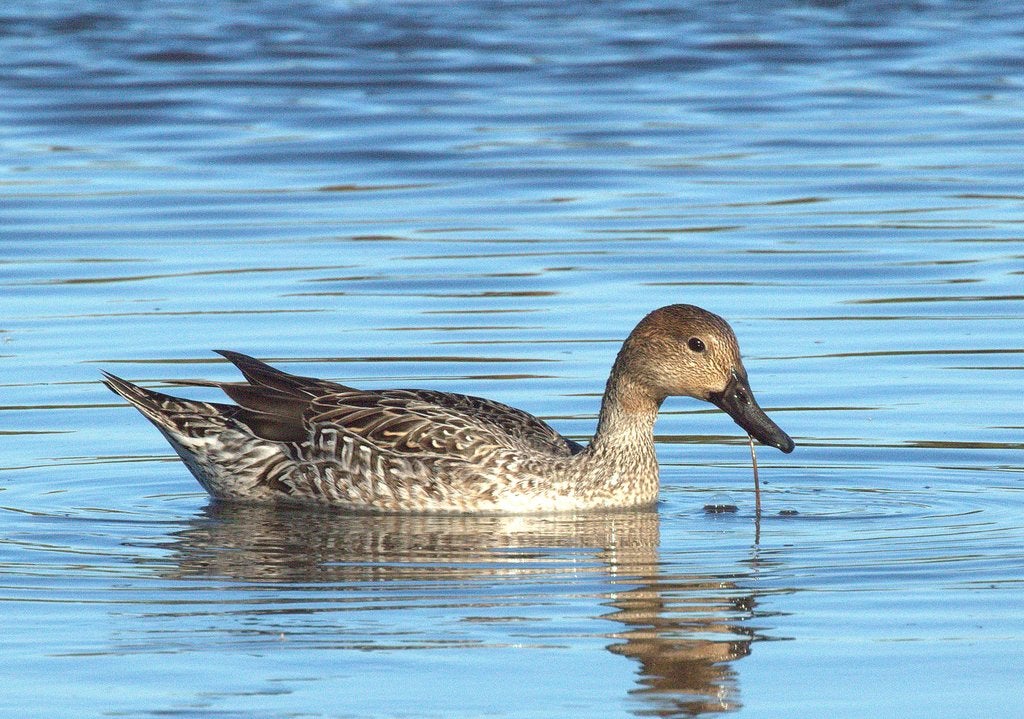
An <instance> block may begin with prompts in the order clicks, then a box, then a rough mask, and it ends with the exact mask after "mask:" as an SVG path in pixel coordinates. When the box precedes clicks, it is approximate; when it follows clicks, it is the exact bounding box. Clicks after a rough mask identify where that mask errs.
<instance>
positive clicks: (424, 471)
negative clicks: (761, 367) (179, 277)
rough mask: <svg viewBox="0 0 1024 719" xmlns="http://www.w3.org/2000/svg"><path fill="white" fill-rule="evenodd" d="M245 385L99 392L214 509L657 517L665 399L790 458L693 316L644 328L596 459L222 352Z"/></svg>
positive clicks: (727, 342)
mask: <svg viewBox="0 0 1024 719" xmlns="http://www.w3.org/2000/svg"><path fill="white" fill-rule="evenodd" d="M217 352H218V354H220V355H222V356H223V357H225V358H226V359H227V360H228V361H230V362H231V363H232V364H233V365H234V366H235V367H236V368H237V369H238V370H239V371H240V372H241V374H242V376H243V377H244V380H245V381H243V382H211V381H203V380H188V381H184V382H180V383H179V384H186V385H192V386H206V387H210V386H212V387H216V388H219V389H220V390H221V391H222V392H223V393H224V394H225V395H227V397H228V398H229V399H230V400H232V401H233V402H234V404H229V403H216V402H204V401H196V400H190V399H184V398H181V397H176V396H171V395H168V394H164V393H162V392H158V391H155V390H152V389H148V388H145V387H141V386H139V385H138V384H134V383H132V382H129V381H127V380H125V379H121V378H120V377H117V376H115V375H113V374H110V373H108V372H103V375H104V379H103V381H104V383H105V384H106V385H107V387H109V388H110V390H112V391H113V392H115V393H116V394H118V395H120V396H121V397H122V398H123V399H125V400H126V401H127V402H128V403H129V404H130V405H132V406H134V407H135V408H136V409H137V410H138V411H139V412H141V413H142V415H143V416H144V417H146V419H148V420H149V421H150V422H152V423H153V424H154V425H155V426H156V427H157V429H159V430H160V432H161V433H163V435H164V437H165V438H166V439H167V441H168V442H169V443H170V445H171V446H172V447H173V448H174V450H175V452H176V453H177V454H178V456H179V457H180V458H181V459H182V461H183V462H184V464H185V466H186V467H188V469H189V470H190V471H191V473H192V474H193V475H194V476H195V478H196V479H197V480H198V481H199V483H200V484H201V485H202V486H203V488H204V489H205V490H206V491H207V492H208V493H209V494H210V495H211V496H212V497H213V498H214V499H215V500H222V501H229V502H264V503H268V502H269V503H291V504H294V503H300V504H301V503H307V504H319V505H330V506H332V507H337V508H339V509H342V510H348V511H353V512H382V513H420V512H424V513H470V514H473V513H498V514H503V513H511V514H530V513H541V512H567V511H568V512H572V511H589V510H600V509H624V508H637V507H643V506H651V505H654V504H655V503H656V502H657V500H658V493H659V467H658V459H657V456H656V453H655V443H654V424H655V420H656V419H657V417H658V412H659V410H660V408H661V405H662V403H663V402H664V401H665V399H666V398H668V397H671V396H683V397H692V398H695V399H698V400H703V401H705V402H710V403H711V404H713V405H715V406H717V407H719V408H720V409H722V410H723V411H725V412H726V413H727V414H729V416H730V417H732V419H733V421H734V422H735V423H736V424H737V425H739V426H740V427H741V428H742V429H743V430H745V431H746V432H747V434H748V435H750V437H752V438H753V439H756V440H757V441H759V442H761V443H762V444H765V445H768V446H772V447H776V448H778V449H779V450H781V451H782V452H785V453H789V452H792V451H793V448H794V446H795V443H794V442H793V440H792V439H791V438H790V437H789V435H787V434H786V433H785V432H784V431H782V429H780V428H779V426H778V425H777V424H775V422H773V421H772V420H771V419H770V418H769V417H768V415H767V414H765V412H764V411H763V410H762V409H761V408H760V406H759V405H758V403H757V401H756V400H755V398H754V394H753V392H752V391H751V389H750V383H749V381H748V378H747V372H746V370H745V369H744V367H743V362H742V360H741V358H740V350H739V344H738V343H737V340H736V335H735V334H734V333H733V330H732V328H731V327H730V326H729V324H728V323H727V322H726V321H725V320H724V319H722V318H721V317H719V316H718V315H716V314H714V313H712V312H709V311H708V310H705V309H702V308H700V307H697V306H695V305H687V304H675V305H669V306H666V307H661V308H659V309H656V310H654V311H653V312H650V313H649V314H647V315H646V316H645V317H644V318H643V319H641V320H640V322H639V323H638V324H637V325H636V327H635V328H634V329H633V331H632V332H630V334H629V335H628V337H627V338H626V340H625V341H624V342H623V344H622V347H621V349H620V350H619V352H618V355H617V356H616V358H615V361H614V363H613V365H612V369H611V373H610V375H609V378H608V381H607V384H606V386H605V391H604V395H603V398H602V400H601V409H600V413H599V415H598V420H597V429H596V431H595V433H594V435H593V438H592V439H591V440H590V442H589V443H588V444H587V445H585V446H584V445H582V444H579V443H577V442H576V441H574V440H572V439H569V438H566V437H563V436H562V435H561V434H559V433H558V432H557V431H556V430H555V429H553V428H552V427H551V426H550V425H549V424H547V423H546V422H544V421H543V420H541V419H538V418H537V417H534V416H533V415H531V414H529V413H527V412H525V411H523V410H520V409H516V408H513V407H510V406H508V405H505V404H502V403H500V402H495V401H492V400H488V399H483V398H480V397H474V396H470V395H465V394H456V393H451V392H441V391H436V390H427V389H356V388H354V387H349V386H347V385H343V384H338V383H336V382H331V381H327V380H323V379H316V378H313V377H302V376H299V375H293V374H289V373H287V372H283V371H282V370H279V369H276V368H274V367H271V366H270V365H268V364H265V363H263V362H261V361H259V360H257V359H255V358H253V357H250V356H248V355H244V354H241V353H238V352H231V351H226V350H217Z"/></svg>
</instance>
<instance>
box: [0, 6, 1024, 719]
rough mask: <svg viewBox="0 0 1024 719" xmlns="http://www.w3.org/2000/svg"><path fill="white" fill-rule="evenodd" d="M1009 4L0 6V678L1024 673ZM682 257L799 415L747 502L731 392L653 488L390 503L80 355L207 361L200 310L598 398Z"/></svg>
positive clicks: (731, 706) (619, 691) (224, 705)
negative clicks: (279, 477) (385, 507)
mask: <svg viewBox="0 0 1024 719" xmlns="http://www.w3.org/2000/svg"><path fill="white" fill-rule="evenodd" d="M1021 27H1024V12H1022V11H1021V10H1019V9H1017V8H1016V7H1015V6H1013V5H1012V4H1004V3H996V2H989V1H986V0H982V1H981V2H976V3H951V2H937V1H936V2H925V3H914V4H909V3H888V2H857V1H851V2H847V3H803V2H770V3H745V2H722V3H667V2H666V3H659V2H625V3H604V4H600V5H591V4H584V3H579V4H576V3H570V4H561V5H552V4H550V3H537V4H521V3H516V4H507V5H506V4H490V3H484V2H467V3H461V4H458V5H455V6H449V5H447V4H432V3H390V4H360V3H341V2H335V3H324V4H305V3H299V2H286V3H230V2H211V3H205V4H202V5H200V6H197V5H195V4H192V3H180V2H165V3H145V4H128V5H126V4H124V3H114V2H88V1H86V2H80V3H75V4H74V5H68V4H67V3H59V2H47V1H44V0H39V1H36V2H32V1H29V2H21V3H17V4H13V5H11V6H10V7H6V8H5V9H4V10H2V11H0V97H2V98H3V100H2V102H0V262H2V264H0V285H2V291H0V447H2V453H0V490H2V492H0V513H2V514H0V573H2V576H0V605H2V614H3V617H4V632H3V638H2V639H0V650H2V651H0V676H2V677H3V679H4V692H3V694H2V696H0V712H2V713H3V714H4V715H6V716H12V717H14V716H17V717H24V716H79V717H90V716H118V717H151V716H154V715H161V716H168V715H170V716H197V717H198V716H202V717H207V716H224V717H232V716H238V717H243V716H244V717H292V716H306V717H308V716H315V717H349V716H358V717H412V716H415V717H479V716H516V717H561V716H566V715H579V716H594V717H624V716H694V715H701V714H720V713H729V712H731V713H735V714H737V715H740V716H750V717H755V716H786V717H820V716H832V717H862V716H865V715H879V716H902V717H934V716H944V717H975V716H993V717H1003V716H1005V717H1014V716H1019V715H1020V714H1021V713H1022V712H1024V700H1022V698H1021V697H1022V693H1021V691H1020V667H1021V652H1020V646H1021V641H1022V639H1024V621H1022V618H1024V617H1022V614H1024V613H1022V611H1021V609H1020V603H1019V593H1020V590H1021V588H1022V576H1024V571H1022V570H1024V522H1022V520H1021V516H1022V512H1021V499H1022V496H1021V492H1022V489H1024V483H1022V480H1024V474H1022V468H1024V462H1022V456H1024V455H1022V449H1024V442H1022V439H1021V429H1022V428H1024V422H1022V419H1021V418H1022V412H1021V410H1022V402H1021V392H1020V386H1021V379H1022V373H1024V359H1022V354H1024V343H1022V333H1021V316H1022V312H1021V309H1022V304H1021V302H1022V299H1024V291H1022V285H1021V281H1022V275H1024V262H1022V260H1024V249H1022V243H1021V233H1022V227H1021V225H1022V218H1024V215H1022V212H1021V208H1022V202H1024V191H1022V186H1021V168H1022V166H1024V150H1022V147H1024V145H1022V134H1021V120H1022V117H1021V115H1022V113H1021V107H1022V106H1024V105H1022V99H1024V97H1022V95H1024V92H1022V88H1024V64H1022V62H1021V59H1020V58H1021V57H1022V56H1024V33H1022V32H1021V30H1020V28H1021ZM671 302H693V303H697V304H701V305H703V306H705V307H707V308H709V309H711V310H713V311H715V312H718V313H720V314H722V315H724V316H726V317H727V318H729V319H730V321H731V322H732V323H733V326H734V327H735V329H736V331H737V334H738V335H739V338H740V342H741V345H742V347H743V348H744V352H745V358H746V364H747V368H748V370H749V371H750V375H751V381H752V384H753V387H754V389H755V391H756V392H757V393H758V396H759V398H760V400H761V403H762V405H764V406H765V407H766V408H767V409H768V410H769V412H770V414H772V416H773V417H774V418H775V419H776V420H777V421H778V422H779V424H780V425H781V426H782V427H783V428H784V429H785V430H787V431H788V432H789V433H790V434H791V435H793V437H794V438H795V439H796V441H797V444H798V447H797V451H796V452H794V453H793V454H792V455H788V456H783V455H781V454H780V453H778V452H776V451H774V450H771V449H769V448H762V449H761V452H760V455H759V459H760V464H761V473H762V484H763V490H764V497H763V499H764V505H765V515H764V517H763V518H762V520H761V522H760V526H759V527H757V526H755V522H754V516H753V497H752V493H751V480H750V468H749V459H748V455H747V450H746V448H745V447H744V438H743V437H742V436H741V434H740V432H739V430H738V429H737V428H736V427H735V426H734V425H733V424H732V423H731V422H730V421H729V420H728V418H727V417H725V416H724V415H722V414H721V413H720V412H718V411H717V410H715V409H713V408H710V407H705V406H703V405H700V404H699V403H697V402H694V401H692V400H672V401H670V402H669V403H667V404H666V407H665V411H664V412H663V415H662V417H661V420H660V421H659V424H658V426H657V433H658V451H659V456H660V459H661V463H662V484H663V492H662V501H661V503H660V505H659V506H658V508H657V510H656V511H654V512H627V513H622V514H611V515H607V514H605V515H584V516H577V517H537V518H523V517H519V518H515V517H513V518H477V519H473V518H442V517H433V518H386V519H380V518H367V517H344V516H338V515H337V514H332V513H321V512H316V511H302V512H296V511H273V510H270V509H266V508H233V509H232V508H223V507H217V506H215V505H212V504H211V503H210V502H209V500H208V498H207V497H206V496H205V495H204V494H203V493H202V492H201V491H200V490H199V488H198V486H197V485H196V483H195V482H194V481H193V480H192V479H191V477H190V476H189V475H188V473H187V472H186V471H185V469H184V468H183V467H182V466H181V465H180V463H178V462H177V461H176V460H175V459H174V458H173V457H172V456H171V453H170V450H169V448H168V447H167V445H166V444H165V443H164V441H163V440H162V438H161V437H160V436H159V435H158V433H156V432H155V431H154V430H153V429H152V427H150V426H149V425H148V424H147V423H145V422H144V421H143V420H142V419H141V418H140V417H138V416H137V415H136V414H134V413H133V412H131V411H129V410H128V409H127V408H125V407H124V406H123V405H122V404H120V403H119V402H118V401H116V398H114V397H113V396H112V395H111V394H110V393H109V392H107V391H106V389H105V388H103V387H102V386H101V385H100V384H99V383H98V377H99V370H100V369H101V368H104V369H108V370H111V371H114V372H117V373H118V374H122V375H125V376H127V377H129V378H132V379H135V380H139V381H145V382H151V383H153V384H155V385H159V383H160V381H161V380H166V379H180V378H188V377H208V378H218V379H228V378H234V377H235V376H236V375H235V373H234V371H233V370H232V369H231V368H230V367H229V366H227V365H226V364H225V363H223V362H222V361H221V360H220V359H219V358H218V357H217V356H216V355H213V354H212V353H211V352H210V351H209V350H210V349H212V348H220V347H223V348H230V349H236V350H239V351H243V352H246V353H249V354H253V355H256V356H259V357H261V358H265V359H270V360H274V361H276V362H277V363H278V364H279V365H280V366H282V367H283V368H285V369H288V370H291V371H295V372H298V373H301V374H316V375H319V376H324V377H329V378H332V379H336V380H340V381H344V382H350V383H352V384H357V385H364V386H421V387H431V388H437V389H445V390H456V391H464V392H470V393H473V394H479V395H484V396H488V397H492V398H495V399H498V400H501V401H505V402H508V403H510V404H513V405H515V406H519V407H523V408H525V409H527V410H529V411H531V412H533V413H535V414H538V415H540V416H542V417H544V418H546V419H549V420H550V421H551V422H552V423H553V424H554V425H556V426H557V427H558V428H559V429H560V430H561V431H563V432H564V433H565V434H567V435H569V436H571V437H574V438H576V439H581V440H585V439H586V438H588V436H589V433H590V432H591V431H592V430H593V426H594V420H595V416H596V412H597V406H598V396H599V393H600V391H601V389H602V388H603V383H604V379H605V377H606V374H607V371H608V368H609V366H610V363H611V360H612V357H613V356H614V353H615V351H616V349H617V347H618V343H619V342H620V341H621V340H622V338H623V337H624V336H625V334H626V333H627V332H628V331H629V329H630V328H631V327H632V326H633V324H634V323H635V322H636V321H637V320H638V319H639V318H640V317H641V316H642V315H643V314H644V313H645V312H646V311H648V310H649V309H652V308H654V307H657V306H659V305H662V304H668V303H671ZM204 392H205V391H204V390H199V391H198V392H197V395H202V396H212V394H209V395H208V394H204ZM709 503H727V504H735V505H736V506H737V507H738V511H737V512H736V513H734V514H725V515H710V514H707V513H705V512H704V510H703V507H704V505H706V504H709ZM758 530H759V531H758Z"/></svg>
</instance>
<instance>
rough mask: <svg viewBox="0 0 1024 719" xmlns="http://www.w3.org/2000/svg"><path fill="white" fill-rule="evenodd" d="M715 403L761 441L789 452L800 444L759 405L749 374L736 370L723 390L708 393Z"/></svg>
mask: <svg viewBox="0 0 1024 719" xmlns="http://www.w3.org/2000/svg"><path fill="white" fill-rule="evenodd" d="M708 399H709V400H710V401H711V403H712V404H714V405H715V406H717V407H718V408H719V409H721V410H722V411H724V412H726V413H728V415H729V416H730V417H732V419H733V421H734V422H736V424H738V425H739V426H740V427H742V428H743V429H745V430H746V431H747V434H749V435H750V436H751V437H753V438H754V439H756V440H757V441H758V442H760V443H761V444H767V445H769V446H772V447H777V448H778V449H781V450H782V451H783V452H785V453H786V454H789V453H790V452H792V451H793V447H795V446H796V445H795V444H794V443H793V440H792V439H790V437H789V435H788V434H786V433H785V432H783V431H782V430H781V429H780V428H779V425H777V424H775V423H774V422H772V421H771V419H769V418H768V415H766V414H765V413H764V410H762V409H761V408H760V407H759V406H758V405H757V400H755V399H754V393H753V392H751V391H750V385H749V384H748V383H747V379H746V377H743V376H742V375H741V374H740V373H739V372H737V371H735V370H733V372H732V378H731V379H730V380H729V384H727V385H726V386H725V389H724V390H722V391H721V392H713V393H711V395H710V396H709V397H708Z"/></svg>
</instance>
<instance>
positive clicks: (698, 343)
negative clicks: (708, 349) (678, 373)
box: [686, 337, 705, 352]
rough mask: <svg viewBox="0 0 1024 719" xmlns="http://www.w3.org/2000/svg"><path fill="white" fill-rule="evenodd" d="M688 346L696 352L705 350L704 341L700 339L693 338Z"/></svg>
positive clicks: (688, 342)
mask: <svg viewBox="0 0 1024 719" xmlns="http://www.w3.org/2000/svg"><path fill="white" fill-rule="evenodd" d="M686 346H687V347H689V348H690V349H691V350H692V351H694V352H703V351H704V349H705V347H704V341H703V340H702V339H701V338H700V337H691V338H690V339H689V341H687V343H686Z"/></svg>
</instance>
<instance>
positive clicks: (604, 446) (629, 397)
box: [591, 372, 662, 455]
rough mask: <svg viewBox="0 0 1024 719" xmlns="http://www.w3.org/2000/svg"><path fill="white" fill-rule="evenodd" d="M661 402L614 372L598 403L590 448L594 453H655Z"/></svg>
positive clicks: (644, 389)
mask: <svg viewBox="0 0 1024 719" xmlns="http://www.w3.org/2000/svg"><path fill="white" fill-rule="evenodd" d="M661 402H662V400H660V399H657V398H655V397H652V396H651V394H650V392H649V391H646V388H644V387H642V386H640V385H639V384H638V383H637V382H635V381H634V380H631V379H630V378H629V377H626V376H623V375H621V374H619V373H617V372H613V373H612V376H611V378H609V380H608V386H607V388H606V389H605V392H604V398H603V399H602V401H601V414H600V416H599V417H598V420H597V432H596V433H595V434H594V439H593V440H592V441H591V446H592V447H593V448H594V450H595V451H597V452H624V451H627V450H631V453H635V452H636V450H637V449H642V450H643V451H644V452H645V453H647V452H648V451H649V452H650V454H652V455H653V453H654V421H655V420H656V419H657V418H658V410H659V408H660V407H661Z"/></svg>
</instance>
